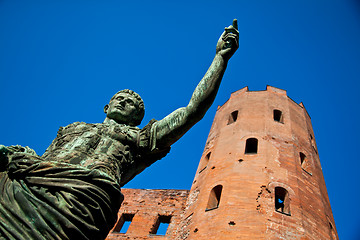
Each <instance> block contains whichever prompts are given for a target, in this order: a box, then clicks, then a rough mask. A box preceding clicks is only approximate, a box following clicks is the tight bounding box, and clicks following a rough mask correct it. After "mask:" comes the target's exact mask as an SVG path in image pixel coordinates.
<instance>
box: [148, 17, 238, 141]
mask: <svg viewBox="0 0 360 240" xmlns="http://www.w3.org/2000/svg"><path fill="white" fill-rule="evenodd" d="M238 47H239V32H238V30H237V20H236V19H234V21H233V24H232V25H231V26H229V27H227V28H225V31H224V32H223V34H222V35H221V36H220V38H219V41H218V43H217V45H216V55H215V57H214V60H213V62H212V63H211V65H210V67H209V69H208V70H207V72H206V73H205V75H204V77H203V78H202V79H201V81H200V83H199V84H198V85H197V87H196V88H195V91H194V93H193V94H192V96H191V99H190V102H189V104H188V105H187V106H186V107H183V108H179V109H177V110H175V111H174V112H172V113H171V114H169V115H168V116H166V117H165V118H164V119H162V120H160V121H158V122H157V123H156V125H155V127H156V145H157V146H158V147H167V146H170V145H172V144H173V143H174V142H176V141H177V140H178V139H179V138H180V137H181V136H183V135H184V134H185V133H186V132H187V131H188V130H189V129H190V128H191V127H192V126H193V125H194V124H195V123H197V122H198V121H200V120H201V119H202V118H203V116H204V115H205V113H206V111H207V110H208V109H209V107H210V106H211V104H212V103H213V101H214V99H215V96H216V94H217V91H218V89H219V86H220V82H221V79H222V77H223V75H224V72H225V69H226V66H227V63H228V61H229V59H230V58H231V56H232V55H233V54H234V53H235V51H236V50H237V49H238Z"/></svg>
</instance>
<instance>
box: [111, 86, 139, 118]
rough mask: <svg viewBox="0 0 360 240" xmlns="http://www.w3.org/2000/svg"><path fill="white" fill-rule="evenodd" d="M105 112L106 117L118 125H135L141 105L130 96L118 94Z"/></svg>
mask: <svg viewBox="0 0 360 240" xmlns="http://www.w3.org/2000/svg"><path fill="white" fill-rule="evenodd" d="M104 110H105V113H106V116H107V117H108V118H110V119H113V120H115V121H116V122H117V123H124V124H129V125H134V124H133V123H134V119H135V118H136V117H137V113H138V111H139V103H138V101H137V99H136V98H134V97H133V96H131V95H130V94H127V93H117V94H115V96H114V97H113V98H112V100H111V101H110V103H109V104H108V105H106V106H105V109H104Z"/></svg>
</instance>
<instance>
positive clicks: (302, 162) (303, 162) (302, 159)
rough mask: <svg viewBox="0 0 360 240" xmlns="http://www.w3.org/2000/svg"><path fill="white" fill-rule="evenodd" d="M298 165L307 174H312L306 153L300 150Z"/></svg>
mask: <svg viewBox="0 0 360 240" xmlns="http://www.w3.org/2000/svg"><path fill="white" fill-rule="evenodd" d="M299 155H300V165H301V168H302V169H303V170H304V171H305V172H307V173H308V174H310V175H312V171H311V165H310V162H309V160H308V158H307V157H306V155H305V154H304V153H302V152H300V154H299Z"/></svg>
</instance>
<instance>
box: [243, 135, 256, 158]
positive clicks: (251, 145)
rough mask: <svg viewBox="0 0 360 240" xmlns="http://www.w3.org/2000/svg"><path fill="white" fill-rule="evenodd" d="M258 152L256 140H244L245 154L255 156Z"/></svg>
mask: <svg viewBox="0 0 360 240" xmlns="http://www.w3.org/2000/svg"><path fill="white" fill-rule="evenodd" d="M257 151H258V140H257V139H256V138H248V139H247V140H246V146H245V154H256V153H257Z"/></svg>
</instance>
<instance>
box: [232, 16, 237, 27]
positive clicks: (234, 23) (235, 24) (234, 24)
mask: <svg viewBox="0 0 360 240" xmlns="http://www.w3.org/2000/svg"><path fill="white" fill-rule="evenodd" d="M232 25H233V27H234V28H235V29H236V30H237V29H238V24H237V19H236V18H235V19H234V20H233V24H232Z"/></svg>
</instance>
